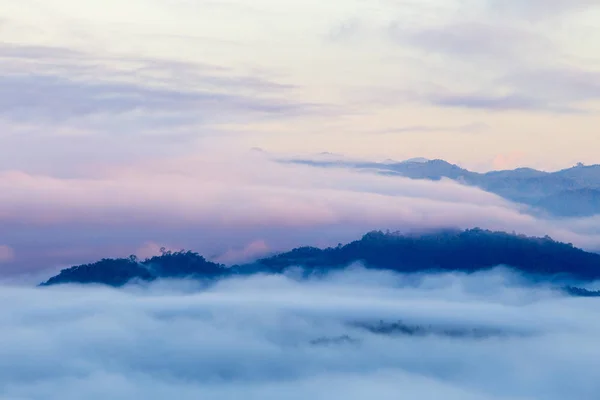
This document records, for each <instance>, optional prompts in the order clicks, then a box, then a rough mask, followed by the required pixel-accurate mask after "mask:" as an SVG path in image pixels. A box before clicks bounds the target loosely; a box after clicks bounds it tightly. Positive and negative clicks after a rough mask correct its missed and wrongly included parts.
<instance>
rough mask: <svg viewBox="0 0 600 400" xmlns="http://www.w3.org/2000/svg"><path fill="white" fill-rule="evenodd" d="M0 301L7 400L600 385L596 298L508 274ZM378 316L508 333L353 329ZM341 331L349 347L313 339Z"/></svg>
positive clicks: (568, 392) (164, 287)
mask: <svg viewBox="0 0 600 400" xmlns="http://www.w3.org/2000/svg"><path fill="white" fill-rule="evenodd" d="M0 296H1V298H2V301H3V302H4V303H5V304H10V305H11V307H4V308H2V309H1V310H0V328H1V329H0V354H1V355H2V357H0V370H2V371H3V373H2V374H0V390H1V391H2V393H3V396H4V397H5V398H15V399H17V398H27V399H42V398H43V399H47V400H54V399H61V400H71V399H73V400H74V399H81V398H82V397H85V398H86V399H90V400H95V399H106V398H111V399H116V400H120V399H131V398H145V399H149V400H152V399H164V398H169V397H176V398H178V399H183V400H185V399H197V398H215V399H216V398H219V399H239V398H241V397H243V398H245V399H281V398H286V399H292V400H294V399H298V400H300V399H306V398H315V399H325V398H327V399H332V400H337V399H344V400H353V399H357V400H358V399H365V398H373V397H374V398H380V399H397V398H398V397H407V398H419V399H431V400H434V399H440V398H444V399H448V400H459V399H460V400H465V399H468V400H475V399H476V400H506V399H529V398H531V399H533V398H536V399H537V398H543V399H547V400H559V399H560V400H562V399H565V398H577V399H581V400H588V399H589V400H591V399H595V396H596V395H597V393H598V390H599V389H600V386H599V385H600V384H599V383H598V380H597V379H596V370H595V369H594V368H593V367H594V365H596V360H597V359H598V356H600V353H599V351H598V349H597V346H594V343H595V342H596V340H597V339H596V338H597V336H598V334H600V325H599V323H598V321H599V320H600V318H598V317H599V316H598V308H597V307H596V306H595V305H596V300H594V299H568V298H564V297H561V296H560V295H558V294H556V293H553V292H552V291H550V290H547V289H545V288H543V287H540V288H531V287H527V286H526V285H524V284H523V283H522V282H521V280H520V278H518V277H516V276H513V275H511V274H510V273H507V272H506V271H501V270H498V271H492V272H489V273H484V274H474V275H435V276H427V275H421V276H403V275H395V274H392V273H386V272H367V271H364V270H361V269H360V268H351V269H349V270H347V271H343V272H339V273H336V274H332V275H329V276H325V277H321V278H313V279H310V280H307V281H301V280H298V279H295V278H294V275H293V274H290V275H289V276H255V277H251V278H246V279H229V280H225V281H222V282H220V283H218V284H217V285H216V286H212V287H208V288H206V287H205V285H204V284H202V283H197V284H194V283H192V282H157V283H155V284H152V285H150V286H148V287H145V288H144V287H142V288H140V287H138V288H134V287H131V288H126V289H123V290H112V289H106V288H95V287H85V288H83V287H54V288H48V289H29V288H23V287H9V286H3V287H2V290H1V291H0ZM16 316H18V317H16ZM380 320H383V321H384V322H387V323H391V322H396V321H398V320H402V321H403V322H404V323H407V324H417V325H422V326H431V327H432V328H441V329H444V328H446V329H450V328H452V329H457V328H460V329H464V330H469V329H474V328H479V329H481V328H485V327H487V328H493V329H495V330H500V331H501V332H504V333H505V334H506V335H505V336H503V337H489V338H483V339H474V338H469V337H464V338H449V337H444V336H443V335H436V334H433V335H426V336H415V337H410V336H403V335H391V336H386V335H379V334H375V333H371V332H370V331H368V330H366V329H362V328H359V327H357V326H356V325H354V324H353V323H356V322H364V323H369V324H370V323H373V324H376V323H378V322H379V321H380ZM344 335H347V336H348V337H350V338H352V339H353V341H350V342H347V341H346V342H343V341H340V342H338V343H336V342H335V341H331V342H330V343H327V342H323V344H318V342H315V341H316V340H318V339H326V338H333V339H335V338H338V337H344ZM482 360H485V362H482ZM532 371H535V373H532Z"/></svg>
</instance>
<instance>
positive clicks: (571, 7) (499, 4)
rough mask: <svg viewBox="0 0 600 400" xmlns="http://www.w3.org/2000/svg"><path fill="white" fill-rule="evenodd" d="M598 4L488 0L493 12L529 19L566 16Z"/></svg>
mask: <svg viewBox="0 0 600 400" xmlns="http://www.w3.org/2000/svg"><path fill="white" fill-rule="evenodd" d="M598 5H600V3H599V2H598V0H526V1H522V0H487V6H488V10H489V12H491V13H494V14H496V13H501V14H508V15H510V16H513V17H514V16H516V17H525V18H529V19H540V18H547V17H556V16H558V17H564V16H565V14H569V13H573V12H584V11H589V9H590V8H593V7H597V6H598Z"/></svg>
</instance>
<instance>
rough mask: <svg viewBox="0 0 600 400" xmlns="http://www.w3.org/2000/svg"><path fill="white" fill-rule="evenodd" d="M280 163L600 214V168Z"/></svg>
mask: <svg viewBox="0 0 600 400" xmlns="http://www.w3.org/2000/svg"><path fill="white" fill-rule="evenodd" d="M281 162H286V163H294V164H303V165H311V166H315V167H345V168H356V169H362V170H370V171H373V172H376V173H379V174H383V175H392V176H402V177H407V178H411V179H426V180H433V181H436V180H440V179H442V178H448V179H452V180H455V181H457V182H459V183H462V184H465V185H469V186H476V187H478V188H481V189H483V190H485V191H487V192H491V193H495V194H497V195H499V196H502V197H504V198H506V199H508V200H511V201H514V202H518V203H523V204H527V205H529V206H531V207H533V208H535V209H537V210H540V211H543V212H545V213H548V214H550V215H553V216H557V217H585V216H591V215H596V214H600V165H591V166H584V165H582V164H579V165H577V166H575V167H573V168H568V169H564V170H561V171H556V172H544V171H538V170H535V169H531V168H518V169H514V170H507V171H492V172H487V173H478V172H473V171H469V170H466V169H464V168H461V167H459V166H457V165H454V164H450V163H449V162H447V161H444V160H427V159H424V158H415V159H411V160H407V161H403V162H392V161H386V162H382V163H377V162H353V161H331V160H325V161H322V160H301V159H297V160H281Z"/></svg>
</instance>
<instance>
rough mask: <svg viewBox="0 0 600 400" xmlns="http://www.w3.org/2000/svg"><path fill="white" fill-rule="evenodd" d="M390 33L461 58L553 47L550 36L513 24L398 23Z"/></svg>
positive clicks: (520, 53)
mask: <svg viewBox="0 0 600 400" xmlns="http://www.w3.org/2000/svg"><path fill="white" fill-rule="evenodd" d="M389 33H390V35H391V38H392V39H393V40H394V41H396V42H398V43H399V44H404V45H406V44H409V45H412V46H416V47H417V48H420V49H422V50H424V51H428V52H439V53H442V54H446V55H450V56H452V57H461V58H465V57H467V58H468V57H477V58H491V59H494V60H498V59H506V58H507V57H522V56H525V55H527V53H528V52H531V51H534V52H536V53H543V52H544V51H548V50H549V49H552V48H553V46H552V44H551V42H550V40H548V39H547V38H546V37H544V36H542V35H539V34H537V33H536V32H534V31H532V30H530V29H524V28H520V27H515V26H511V25H510V24H493V23H487V22H468V21H459V22H456V23H451V24H448V25H442V26H431V27H425V28H417V29H415V28H405V27H404V26H403V25H401V24H400V23H394V24H392V25H391V26H390V28H389Z"/></svg>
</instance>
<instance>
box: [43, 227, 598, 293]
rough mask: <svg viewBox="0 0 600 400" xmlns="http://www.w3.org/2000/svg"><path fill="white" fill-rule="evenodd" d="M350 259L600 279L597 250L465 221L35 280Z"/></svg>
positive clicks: (214, 274)
mask: <svg viewBox="0 0 600 400" xmlns="http://www.w3.org/2000/svg"><path fill="white" fill-rule="evenodd" d="M355 262H360V263H362V264H363V265H364V266H365V267H366V268H371V269H380V270H391V271H396V272H401V273H415V272H431V273H435V272H466V273H472V272H477V271H483V270H487V269H491V268H494V267H497V266H506V267H510V268H513V269H514V270H516V271H519V272H521V273H524V274H526V275H529V276H532V277H533V276H535V277H540V278H542V279H546V280H549V279H550V280H551V279H559V278H560V279H574V280H583V281H591V280H597V279H600V254H595V253H588V252H585V251H583V250H581V249H578V248H575V247H573V246H572V245H571V244H565V243H560V242H556V241H554V240H552V239H551V238H549V237H544V238H533V237H527V236H523V235H515V234H508V233H503V232H492V231H487V230H482V229H471V230H466V231H459V230H445V231H437V232H432V233H423V234H412V235H405V234H399V233H384V232H380V231H374V232H370V233H368V234H366V235H364V236H363V237H362V238H361V239H360V240H357V241H354V242H351V243H349V244H346V245H344V246H343V245H341V244H340V245H338V246H337V247H334V248H326V249H319V248H315V247H300V248H296V249H294V250H292V251H289V252H286V253H281V254H277V255H274V256H272V257H268V258H263V259H260V260H258V261H256V262H254V263H249V264H245V265H236V266H232V267H226V266H224V265H221V264H216V263H213V262H211V261H208V260H206V259H205V258H204V257H202V256H200V255H199V254H197V253H194V252H191V251H180V252H166V251H165V252H163V254H162V255H160V256H156V257H152V258H150V259H147V260H143V261H140V260H138V259H137V258H136V257H135V256H131V257H129V258H124V259H103V260H101V261H98V262H96V263H93V264H85V265H80V266H76V267H72V268H68V269H65V270H63V271H61V272H60V273H59V274H58V275H56V276H54V277H52V278H50V279H49V280H48V281H46V282H44V283H42V284H41V285H42V286H49V285H55V284H64V283H79V284H89V283H96V284H104V285H110V286H122V285H125V284H126V283H128V282H131V281H135V280H138V281H153V280H156V279H161V278H202V279H206V278H220V277H226V276H232V275H249V274H254V273H271V274H278V273H282V272H284V271H285V270H286V269H288V268H290V267H295V266H299V267H303V268H304V271H305V273H306V274H313V273H327V272H330V271H332V270H334V269H339V268H344V267H346V266H348V265H350V264H352V263H355ZM572 294H576V293H575V292H573V293H572Z"/></svg>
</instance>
